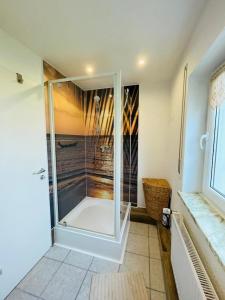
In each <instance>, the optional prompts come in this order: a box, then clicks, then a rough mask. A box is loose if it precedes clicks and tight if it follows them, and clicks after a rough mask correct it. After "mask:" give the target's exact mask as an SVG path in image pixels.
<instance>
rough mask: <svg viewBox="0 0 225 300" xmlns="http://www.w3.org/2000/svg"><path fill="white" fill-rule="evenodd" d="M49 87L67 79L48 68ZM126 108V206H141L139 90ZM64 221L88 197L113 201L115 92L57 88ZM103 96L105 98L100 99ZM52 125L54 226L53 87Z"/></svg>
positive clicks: (70, 84) (59, 181)
mask: <svg viewBox="0 0 225 300" xmlns="http://www.w3.org/2000/svg"><path fill="white" fill-rule="evenodd" d="M44 76H45V82H46V81H47V80H50V79H58V78H63V77H64V76H63V75H62V74H60V73H59V72H58V71H56V70H55V69H54V68H53V67H51V66H50V65H48V64H47V63H44ZM127 89H129V93H128V97H127V100H126V93H125V94H124V109H123V180H124V181H123V201H126V202H128V201H129V199H130V201H131V203H132V205H134V206H136V205H137V159H138V101H139V100H138V98H139V86H137V85H135V86H127V87H125V88H124V91H125V92H126V91H127ZM53 96H54V100H55V106H54V110H55V131H56V137H55V138H56V168H57V184H58V186H57V187H58V205H59V219H62V218H63V217H64V216H65V215H66V214H67V213H68V212H70V211H71V210H72V209H73V208H74V207H75V206H76V205H77V204H78V203H79V202H80V201H81V200H82V199H83V198H84V197H85V196H90V197H97V198H104V199H113V198H114V195H113V150H114V124H113V121H114V107H113V89H111V88H108V89H99V90H90V91H83V90H81V89H80V88H79V87H78V86H76V85H75V84H74V83H73V82H67V83H61V84H59V85H54V89H53ZM95 96H99V99H98V98H97V100H96V98H95ZM45 97H46V126H47V145H48V161H49V189H50V200H51V217H52V226H54V222H53V219H54V218H53V195H52V177H51V155H50V154H51V147H50V135H49V118H48V117H49V111H48V97H47V85H46V87H45Z"/></svg>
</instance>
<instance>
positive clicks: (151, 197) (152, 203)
mask: <svg viewBox="0 0 225 300" xmlns="http://www.w3.org/2000/svg"><path fill="white" fill-rule="evenodd" d="M142 183H143V188H144V194H145V204H146V209H147V213H148V214H149V215H150V217H151V218H153V219H154V220H157V221H160V220H161V218H162V210H163V208H164V207H168V205H169V201H170V194H171V188H170V185H169V183H168V181H167V180H165V179H155V178H143V179H142Z"/></svg>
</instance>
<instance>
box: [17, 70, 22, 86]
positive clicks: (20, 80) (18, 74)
mask: <svg viewBox="0 0 225 300" xmlns="http://www.w3.org/2000/svg"><path fill="white" fill-rule="evenodd" d="M16 80H17V82H18V83H20V84H23V76H22V75H21V74H20V73H16Z"/></svg>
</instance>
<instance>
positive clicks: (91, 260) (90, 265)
mask: <svg viewBox="0 0 225 300" xmlns="http://www.w3.org/2000/svg"><path fill="white" fill-rule="evenodd" d="M94 258H95V257H94V256H92V260H91V262H90V265H89V267H88V271H91V270H90V267H91V265H92V263H93V261H94ZM91 272H92V271H91Z"/></svg>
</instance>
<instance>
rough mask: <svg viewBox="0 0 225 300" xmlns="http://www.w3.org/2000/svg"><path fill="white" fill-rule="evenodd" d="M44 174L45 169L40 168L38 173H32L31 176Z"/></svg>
mask: <svg viewBox="0 0 225 300" xmlns="http://www.w3.org/2000/svg"><path fill="white" fill-rule="evenodd" d="M44 172H45V169H43V168H41V169H40V170H39V171H37V172H33V175H39V174H42V173H44Z"/></svg>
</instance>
